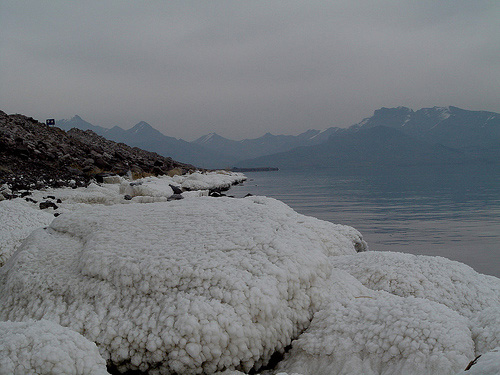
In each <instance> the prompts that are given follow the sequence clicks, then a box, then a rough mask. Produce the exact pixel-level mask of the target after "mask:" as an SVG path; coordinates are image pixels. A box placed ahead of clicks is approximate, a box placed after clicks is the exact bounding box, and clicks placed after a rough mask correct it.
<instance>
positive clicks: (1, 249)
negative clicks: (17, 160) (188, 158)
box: [0, 171, 246, 267]
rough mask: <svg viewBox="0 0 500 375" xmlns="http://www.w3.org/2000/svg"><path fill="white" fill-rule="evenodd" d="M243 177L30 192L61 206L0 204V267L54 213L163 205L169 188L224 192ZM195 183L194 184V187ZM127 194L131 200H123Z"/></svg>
mask: <svg viewBox="0 0 500 375" xmlns="http://www.w3.org/2000/svg"><path fill="white" fill-rule="evenodd" d="M245 179H246V177H245V176H244V175H243V174H242V173H235V172H226V171H217V172H206V173H199V172H196V173H193V174H188V175H178V176H173V177H169V176H160V177H146V178H143V179H139V180H135V181H133V182H131V181H129V180H126V179H124V178H122V177H119V176H114V178H113V179H112V181H113V182H116V183H114V184H110V183H106V184H96V183H91V184H90V185H89V186H87V187H85V188H77V189H71V188H59V189H47V190H43V191H34V192H33V194H32V195H31V196H30V198H31V199H33V200H35V201H37V202H42V201H45V200H46V198H47V196H53V197H55V199H59V200H61V201H62V203H57V206H58V207H59V208H58V209H57V210H54V209H53V208H49V209H46V210H40V209H39V206H38V204H35V203H30V202H27V201H26V200H24V199H21V198H17V199H13V200H4V201H0V223H2V224H1V225H0V267H1V266H2V265H3V264H4V263H5V262H6V261H7V259H9V258H10V257H11V256H12V254H13V253H14V252H15V250H16V249H17V248H18V247H19V245H20V244H21V242H22V241H23V240H24V239H25V238H26V237H28V235H29V234H30V233H31V232H32V231H33V230H34V229H37V228H41V227H45V226H47V225H49V224H50V223H51V221H52V220H53V219H54V215H53V214H54V213H56V212H57V213H59V214H62V213H68V212H72V211H75V210H78V209H81V208H83V207H86V206H87V205H89V204H90V205H94V204H104V205H114V204H131V203H151V202H166V201H167V199H168V197H170V196H171V195H172V194H173V190H172V188H171V187H170V185H174V186H178V187H179V188H183V185H186V186H187V187H189V189H191V190H192V189H194V188H195V187H196V184H197V186H201V187H203V189H225V188H229V187H230V186H231V184H234V183H240V182H242V181H244V180H245ZM194 182H196V184H195V183H194ZM125 194H127V195H129V196H130V197H132V199H131V200H125V199H124V198H123V197H124V195H125ZM201 195H208V190H203V191H186V192H184V193H183V196H184V197H185V198H191V197H196V196H201Z"/></svg>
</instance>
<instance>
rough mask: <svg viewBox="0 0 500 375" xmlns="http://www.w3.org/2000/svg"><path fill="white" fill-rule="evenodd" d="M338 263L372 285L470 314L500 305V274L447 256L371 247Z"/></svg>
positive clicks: (371, 286)
mask: <svg viewBox="0 0 500 375" xmlns="http://www.w3.org/2000/svg"><path fill="white" fill-rule="evenodd" d="M335 267H337V268H341V269H343V270H345V271H347V272H349V273H350V274H351V275H353V276H354V277H356V279H358V280H359V281H360V282H361V283H362V284H363V285H365V286H366V287H368V288H370V289H374V290H385V291H386V292H389V293H392V294H395V295H398V296H401V297H408V296H413V297H420V298H425V299H428V300H430V301H434V302H439V303H441V304H443V305H445V306H447V307H449V308H450V309H452V310H455V311H457V312H458V313H460V314H462V315H464V316H467V317H472V316H474V315H475V314H476V313H478V312H480V311H483V310H484V309H486V308H489V307H492V306H497V307H498V306H500V279H499V278H497V277H494V276H488V275H483V274H480V273H478V272H476V271H474V270H473V269H472V268H471V267H469V266H467V265H465V264H463V263H459V262H455V261H452V260H449V259H446V258H443V257H432V256H425V255H412V254H404V253H396V252H383V251H367V252H365V253H362V254H358V255H356V256H355V257H352V256H351V257H349V256H348V257H342V258H338V259H336V260H335ZM498 345H500V342H499V344H498Z"/></svg>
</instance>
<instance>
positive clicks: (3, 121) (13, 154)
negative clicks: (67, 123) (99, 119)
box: [0, 111, 195, 191]
mask: <svg viewBox="0 0 500 375" xmlns="http://www.w3.org/2000/svg"><path fill="white" fill-rule="evenodd" d="M194 168H195V167H193V166H192V165H189V164H183V163H179V162H176V161H174V160H172V159H171V158H168V157H163V156H160V155H158V154H156V153H154V152H149V151H144V150H141V149H139V148H136V147H134V148H132V147H130V146H127V145H125V144H123V143H116V142H113V141H109V140H107V139H105V138H103V137H101V136H99V135H97V134H96V133H94V132H93V131H91V130H86V131H82V130H79V129H72V130H70V131H68V132H65V131H64V130H61V129H59V128H57V127H50V126H47V125H45V124H43V123H40V122H38V121H37V120H35V119H33V118H31V117H26V116H23V115H18V114H16V115H7V114H6V113H4V112H2V111H0V186H1V185H3V184H5V183H8V184H9V185H10V186H11V189H12V190H14V191H15V190H23V189H31V188H34V187H37V188H41V187H44V186H69V185H71V186H83V185H86V184H88V182H89V181H90V180H91V179H92V178H94V177H96V175H99V174H101V173H115V174H126V173H127V172H128V171H131V172H132V173H133V174H134V175H135V176H142V175H149V174H151V175H161V174H167V173H168V172H169V171H171V170H172V169H178V171H179V172H181V173H182V172H186V171H188V170H192V169H194Z"/></svg>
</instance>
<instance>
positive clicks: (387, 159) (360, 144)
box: [236, 126, 469, 168]
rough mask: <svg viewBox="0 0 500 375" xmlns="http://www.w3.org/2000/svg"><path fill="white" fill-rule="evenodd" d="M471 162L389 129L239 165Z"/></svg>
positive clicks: (379, 128)
mask: <svg viewBox="0 0 500 375" xmlns="http://www.w3.org/2000/svg"><path fill="white" fill-rule="evenodd" d="M467 160H469V158H468V157H467V156H466V155H465V154H464V153H463V152H460V151H458V150H454V149H450V148H448V147H445V146H442V145H439V144H430V143H427V142H424V141H421V140H417V139H415V138H414V137H411V136H409V135H406V134H405V133H403V132H402V131H400V130H397V129H394V128H390V127H387V126H376V127H372V128H364V129H360V130H358V131H356V132H343V133H342V134H339V135H337V136H333V137H330V138H329V139H328V141H326V142H324V143H322V144H320V145H316V146H305V147H298V148H295V149H293V150H290V151H287V152H282V153H278V154H274V155H269V156H265V157H260V158H256V159H251V160H247V161H243V162H240V163H238V164H237V165H236V166H237V167H240V168H251V167H269V166H272V167H279V168H302V167H343V166H351V167H372V166H392V165H398V166H412V165H432V164H443V163H460V162H464V161H467Z"/></svg>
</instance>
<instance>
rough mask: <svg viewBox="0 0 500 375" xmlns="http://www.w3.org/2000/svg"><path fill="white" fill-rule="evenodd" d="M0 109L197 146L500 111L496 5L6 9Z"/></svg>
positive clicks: (46, 4)
mask: <svg viewBox="0 0 500 375" xmlns="http://www.w3.org/2000/svg"><path fill="white" fill-rule="evenodd" d="M0 33H1V39H0V103H1V105H0V109H1V110H3V111H5V112H8V113H22V114H26V115H29V116H33V117H35V118H37V119H40V120H44V119H45V118H47V117H55V118H57V119H61V118H70V117H71V116H73V115H75V114H79V115H80V116H82V117H83V118H84V119H86V120H87V121H89V122H91V123H93V124H95V125H101V126H105V127H112V126H114V125H119V126H122V127H123V128H129V127H131V126H133V125H134V124H136V123H137V122H139V121H141V120H144V121H147V122H149V123H150V124H151V125H153V126H154V127H156V128H157V129H159V130H160V131H162V132H163V133H165V134H166V135H169V136H174V137H177V138H184V139H187V140H192V139H194V138H197V137H198V136H201V135H203V134H206V133H209V132H212V131H215V132H217V133H218V134H220V135H222V136H225V137H228V138H232V139H243V138H255V137H258V136H260V135H262V134H264V133H265V132H267V131H270V132H271V133H273V134H298V133H300V132H302V131H305V130H307V129H310V128H315V129H325V128H327V127H330V126H342V127H345V126H349V125H352V124H354V123H356V122H359V121H361V120H362V119H363V118H364V117H368V116H371V114H372V112H373V111H374V110H375V109H378V108H380V107H382V106H384V107H394V106H400V105H402V106H407V107H410V108H413V109H419V108H421V107H432V106H435V105H437V106H447V105H455V106H458V107H462V108H465V109H472V110H489V111H494V112H500V1H498V0H491V1H483V0H475V1H472V0H467V1H463V0H434V1H425V0H421V1H416V0H411V1H410V0H408V1H407V0H397V1H396V0H394V1H384V0H382V1H376V0H362V1H326V0H325V1H277V0H273V1H271V0H268V1H258V0H257V1H256V0H249V1H201V0H200V1H125V0H119V1H89V0H86V1H55V0H53V1H41V0H39V1H22V0H13V1H11V0H2V1H1V2H0Z"/></svg>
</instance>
